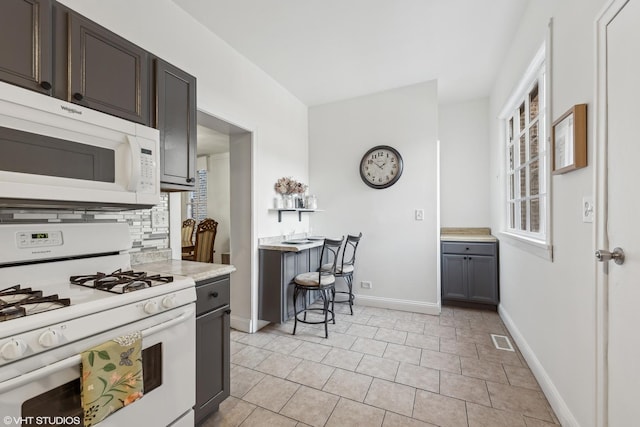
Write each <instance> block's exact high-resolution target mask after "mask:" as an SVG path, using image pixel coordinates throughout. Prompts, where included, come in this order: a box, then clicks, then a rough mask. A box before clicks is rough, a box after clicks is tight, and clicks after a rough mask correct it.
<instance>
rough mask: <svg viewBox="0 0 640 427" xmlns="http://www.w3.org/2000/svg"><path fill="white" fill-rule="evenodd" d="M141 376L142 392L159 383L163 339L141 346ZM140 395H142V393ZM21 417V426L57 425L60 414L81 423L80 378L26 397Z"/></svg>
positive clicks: (68, 422) (160, 382)
mask: <svg viewBox="0 0 640 427" xmlns="http://www.w3.org/2000/svg"><path fill="white" fill-rule="evenodd" d="M142 377H143V381H144V394H148V393H149V392H151V391H152V390H153V389H155V388H158V387H160V386H161V385H162V343H158V344H156V345H153V346H151V347H148V348H145V349H143V350H142ZM142 398H143V399H144V396H143V397H142ZM22 417H23V418H26V420H27V422H26V423H25V422H23V424H22V425H23V426H45V427H59V426H60V425H61V424H62V422H61V421H60V420H61V418H60V417H64V424H65V425H72V426H73V425H75V426H84V423H83V420H82V402H81V400H80V379H79V378H78V379H75V380H73V381H70V382H68V383H66V384H62V385H61V386H59V387H56V388H54V389H52V390H49V391H46V392H44V393H42V394H39V395H38V396H35V397H32V398H31V399H29V400H27V401H25V402H24V403H23V404H22ZM28 421H31V422H28ZM74 421H79V424H73V422H74ZM47 422H50V424H47ZM51 423H52V424H51Z"/></svg>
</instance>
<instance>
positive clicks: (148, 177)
mask: <svg viewBox="0 0 640 427" xmlns="http://www.w3.org/2000/svg"><path fill="white" fill-rule="evenodd" d="M155 171H156V165H155V161H154V158H153V151H151V150H149V149H146V148H142V149H141V150H140V181H139V186H138V190H139V191H140V192H142V193H153V192H155Z"/></svg>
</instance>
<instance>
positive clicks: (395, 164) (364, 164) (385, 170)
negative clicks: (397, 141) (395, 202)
mask: <svg viewBox="0 0 640 427" xmlns="http://www.w3.org/2000/svg"><path fill="white" fill-rule="evenodd" d="M402 166H403V165H402V156H400V153H399V152H398V150H396V149H395V148H392V147H389V146H388V145H378V146H377V147H373V148H372V149H371V150H369V151H367V152H366V153H365V155H364V156H363V157H362V160H361V161H360V177H361V178H362V180H363V181H364V182H365V184H367V185H368V186H369V187H371V188H376V189H381V188H387V187H390V186H392V185H393V184H395V183H396V181H397V180H398V179H399V178H400V175H401V174H402Z"/></svg>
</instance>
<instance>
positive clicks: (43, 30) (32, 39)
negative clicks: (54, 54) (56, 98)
mask: <svg viewBox="0 0 640 427" xmlns="http://www.w3.org/2000/svg"><path fill="white" fill-rule="evenodd" d="M51 27H52V26H51V0H2V1H1V2H0V80H4V81H6V82H9V83H12V84H15V85H18V86H22V87H24V88H27V89H31V90H35V91H38V92H43V93H46V94H49V93H50V89H51V87H52V82H53V79H52V66H51V64H52V61H51V51H52V40H53V34H52V32H51Z"/></svg>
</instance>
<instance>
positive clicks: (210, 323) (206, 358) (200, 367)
mask: <svg viewBox="0 0 640 427" xmlns="http://www.w3.org/2000/svg"><path fill="white" fill-rule="evenodd" d="M230 293H231V289H230V278H229V275H225V276H220V277H216V278H214V279H209V280H202V281H198V282H196V294H197V296H198V299H197V300H196V406H195V420H196V425H199V424H201V423H202V422H203V421H205V420H206V419H207V417H209V415H211V414H212V413H214V412H216V411H217V410H218V407H219V406H220V403H221V402H222V401H223V400H224V399H226V398H227V397H228V396H229V392H230V387H231V377H230V369H231V365H230V363H231V360H230V355H231V352H230V348H229V347H230V333H231V331H230V314H231V310H230V309H229V303H230ZM176 368H179V367H176Z"/></svg>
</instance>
